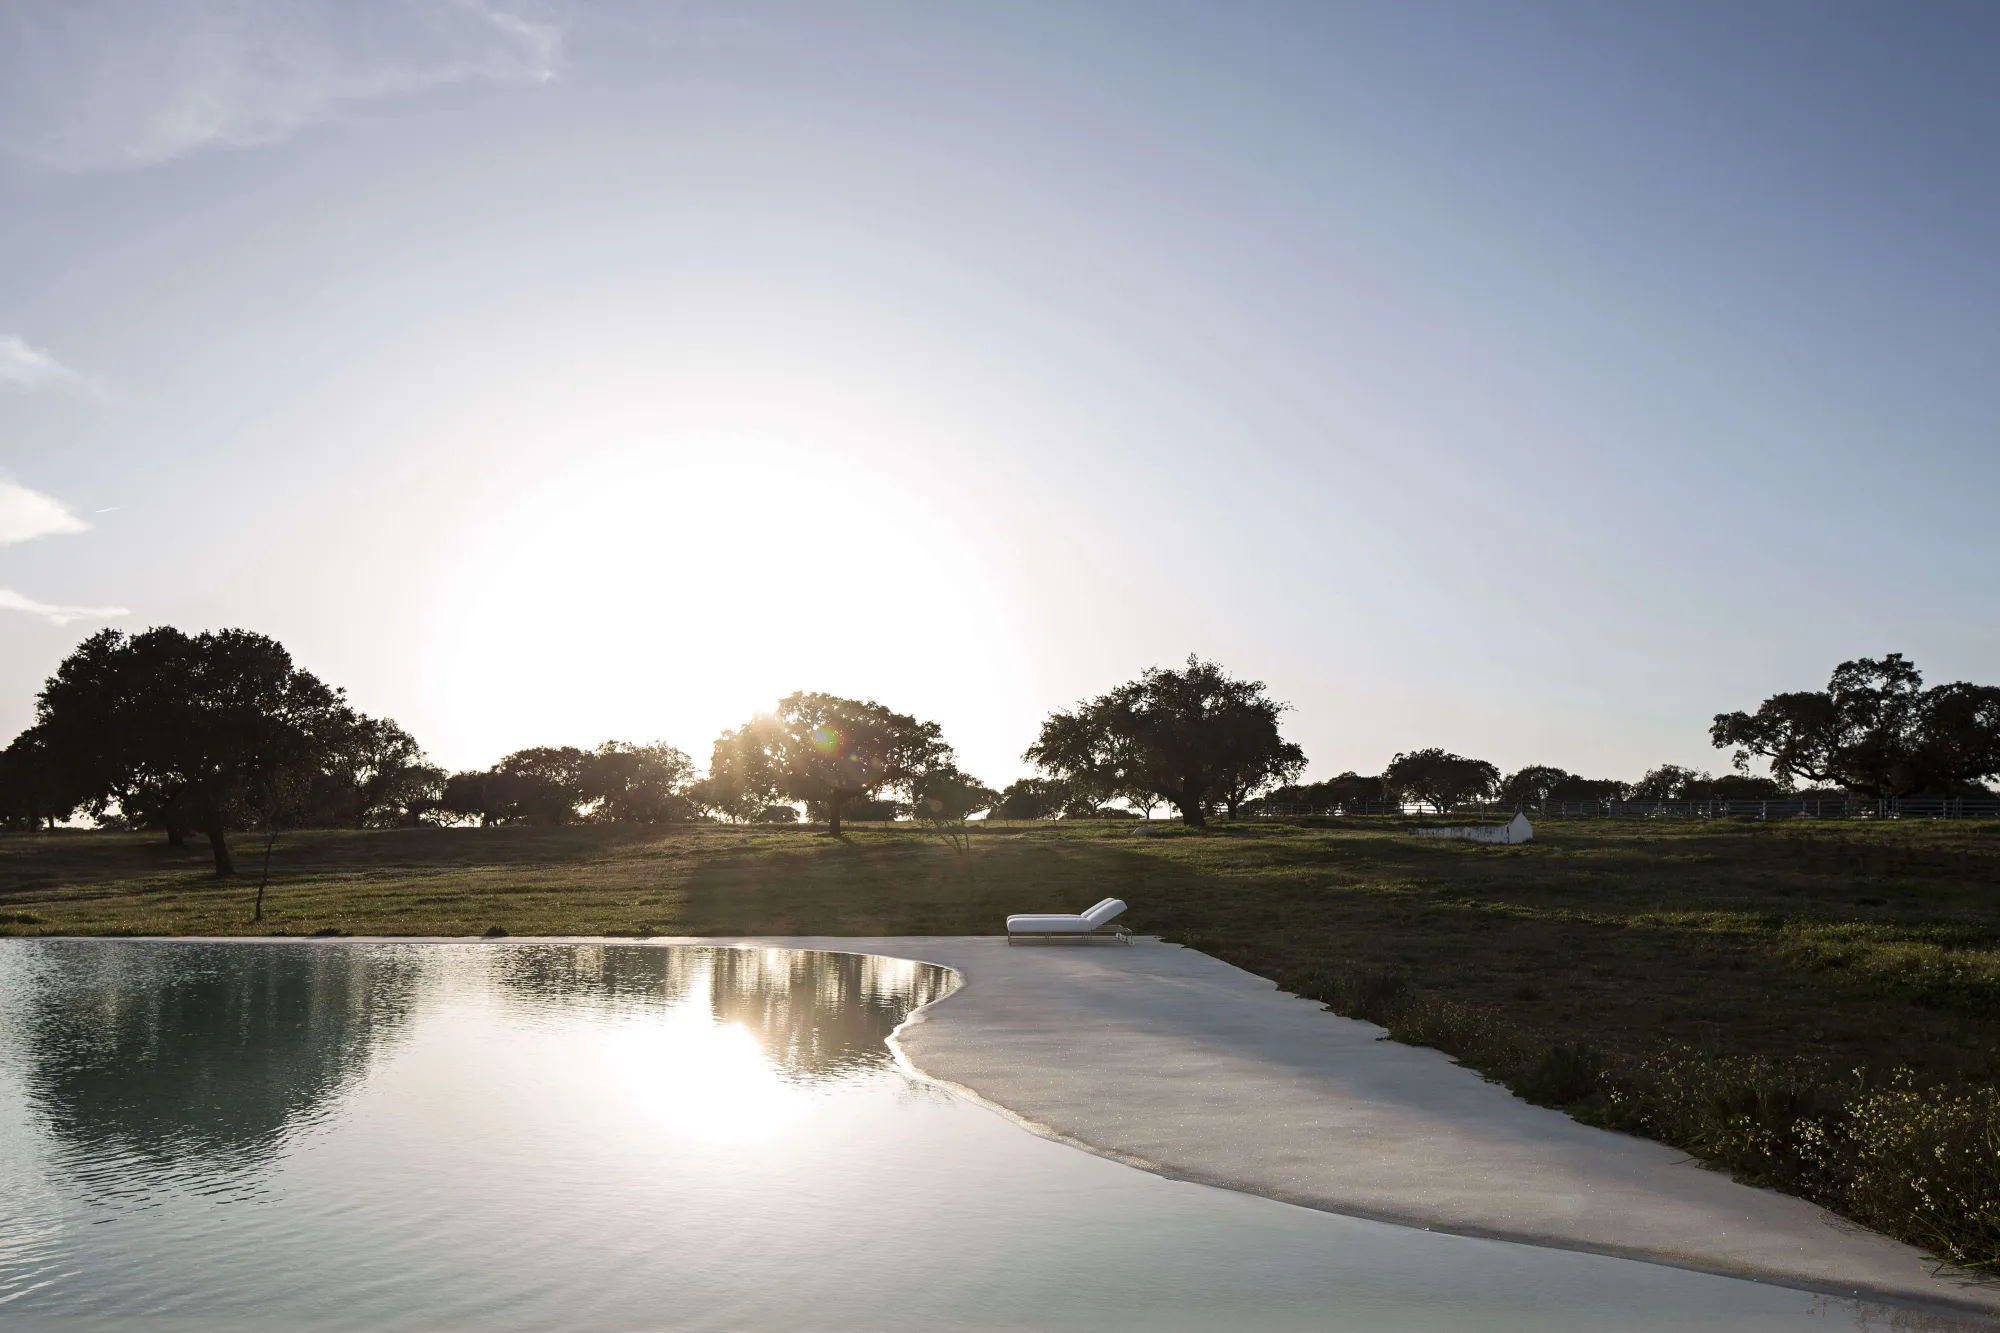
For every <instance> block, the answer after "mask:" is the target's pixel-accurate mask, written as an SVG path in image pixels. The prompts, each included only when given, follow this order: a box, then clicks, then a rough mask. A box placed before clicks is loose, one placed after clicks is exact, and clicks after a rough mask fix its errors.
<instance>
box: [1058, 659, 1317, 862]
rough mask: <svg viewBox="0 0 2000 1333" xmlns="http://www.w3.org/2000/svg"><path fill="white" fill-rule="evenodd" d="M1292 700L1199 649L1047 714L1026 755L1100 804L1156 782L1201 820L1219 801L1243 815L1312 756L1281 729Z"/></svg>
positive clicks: (1156, 788)
mask: <svg viewBox="0 0 2000 1333" xmlns="http://www.w3.org/2000/svg"><path fill="white" fill-rule="evenodd" d="M1284 709H1285V705H1284V704H1281V703H1278V702H1276V701H1274V700H1272V699H1271V698H1270V697H1269V696H1268V695H1266V694H1265V692H1264V684H1263V682H1262V681H1254V680H1235V679H1232V678H1231V677H1230V676H1229V675H1228V674H1227V673H1226V672H1225V671H1224V670H1223V669H1222V668H1221V667H1220V666H1218V665H1216V664H1215V663H1214V662H1204V661H1202V660H1200V659H1199V658H1197V657H1192V656H1190V657H1189V658H1188V660H1187V664H1186V666H1185V667H1183V668H1182V669H1180V670H1166V669H1163V668H1160V667H1152V668H1149V669H1148V670H1147V671H1146V673H1145V674H1144V675H1142V676H1141V677H1140V678H1139V679H1137V680H1134V681H1128V682H1126V683H1125V684H1123V685H1120V686H1119V687H1118V688H1117V689H1115V690H1113V691H1111V692H1110V693H1109V694H1105V695H1101V696H1099V697H1098V698H1096V699H1091V700H1086V701H1085V702H1083V703H1080V704H1078V705H1077V706H1076V708H1075V709H1074V710H1071V711H1068V712H1057V713H1053V714H1051V715H1050V716H1049V718H1048V720H1046V721H1045V722H1043V723H1042V730H1041V735H1040V736H1039V737H1038V738H1037V739H1036V741H1035V743H1034V744H1033V745H1031V746H1029V747H1028V751H1027V754H1026V755H1025V756H1024V757H1025V758H1026V759H1027V760H1028V761H1029V762H1030V763H1033V764H1035V765H1036V766H1038V767H1039V768H1041V769H1042V770H1043V771H1045V772H1047V773H1050V774H1053V775H1054V776H1056V777H1057V778H1059V779H1061V780H1062V781H1063V782H1065V783H1067V784H1068V785H1069V787H1070V789H1071V791H1072V793H1073V794H1075V795H1079V796H1081V797H1082V798H1083V799H1084V800H1085V801H1087V802H1089V803H1090V804H1091V805H1092V806H1093V807H1094V805H1095V804H1096V801H1097V799H1098V798H1099V797H1109V796H1116V795H1120V794H1124V793H1129V792H1132V791H1135V790H1137V791H1147V792H1151V793H1153V794H1154V795H1156V796H1158V797H1159V798H1160V799H1161V800H1163V801H1166V802H1168V803H1169V804H1171V805H1172V806H1173V807H1174V808H1175V809H1177V810H1179V811H1180V814H1181V819H1182V820H1183V821H1185V822H1186V823H1189V824H1193V825H1197V826H1199V825H1203V824H1206V823H1207V822H1208V809H1209V807H1210V805H1212V804H1214V803H1216V802H1221V803H1223V804H1224V805H1226V806H1227V807H1228V808H1229V809H1230V811H1231V813H1232V814H1233V813H1234V811H1235V809H1236V807H1237V804H1238V803H1239V802H1241V801H1242V800H1245V799H1247V798H1248V797H1250V796H1252V795H1254V794H1255V793H1256V792H1257V791H1259V790H1262V789H1264V788H1266V787H1268V786H1271V785H1273V784H1275V783H1276V782H1280V781H1283V780H1284V777H1285V775H1287V774H1291V775H1296V773H1297V772H1298V771H1299V769H1301V768H1303V767H1304V766H1305V756H1304V754H1303V753H1301V752H1300V750H1299V748H1298V747H1297V746H1296V745H1293V744H1292V743H1291V742H1289V741H1287V740H1285V739H1284V737H1283V736H1281V735H1280V734H1279V733H1278V715H1279V714H1280V713H1281V712H1283V711H1284Z"/></svg>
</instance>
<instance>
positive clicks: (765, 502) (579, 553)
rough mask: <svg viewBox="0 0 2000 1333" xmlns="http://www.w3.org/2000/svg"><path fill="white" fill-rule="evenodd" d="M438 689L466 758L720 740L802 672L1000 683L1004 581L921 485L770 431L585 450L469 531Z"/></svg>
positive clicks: (1004, 655) (811, 680) (433, 675)
mask: <svg viewBox="0 0 2000 1333" xmlns="http://www.w3.org/2000/svg"><path fill="white" fill-rule="evenodd" d="M454 551H455V555H456V561H455V568H454V570H453V572H452V574H451V576H450V577H449V579H448V580H447V583H448V586H449V588H450V593H449V595H448V596H447V597H445V598H442V599H441V600H440V601H439V603H438V605H437V609H436V612H435V614H434V615H433V617H432V624H431V650H430V652H429V653H428V654H427V656H426V659H425V677H426V693H427V694H428V695H429V696H430V703H431V706H432V708H434V709H435V711H436V714H437V716H438V717H440V718H441V719H442V720H443V723H444V729H445V734H444V735H443V736H441V737H440V739H439V741H438V748H439V750H440V752H441V753H444V754H446V755H448V756H450V757H451V758H452V760H453V762H467V763H473V762H476V763H490V762H492V760H493V759H495V758H497V757H498V755H499V753H501V752H503V751H504V750H507V749H511V748H515V747H517V746H521V745H531V744H594V743H596V742H597V741H601V740H605V739H611V738H617V739H626V740H653V739H666V740H669V741H672V742H674V743H676V744H680V745H682V746H683V747H685V748H687V749H689V750H690V752H691V753H693V754H694V756H695V758H696V759H697V760H698V761H705V760H706V758H707V746H708V743H709V742H710V741H711V740H713V738H714V737H715V736H716V735H717V734H718V733H719V732H720V731H721V730H722V729H723V728H725V727H733V726H736V725H739V724H740V723H742V722H743V721H744V720H745V719H746V718H748V717H749V716H750V715H751V714H752V713H753V712H756V711H758V710H760V709H767V708H769V707H770V706H771V705H772V703H774V702H775V701H776V700H777V699H778V698H779V697H781V696H782V695H784V694H787V693H789V692H791V691H793V690H798V689H819V690H830V691H834V692H846V693H853V694H858V695H862V696H865V697H876V698H881V699H883V700H884V701H885V702H890V703H892V704H894V705H895V706H896V707H898V708H901V709H904V710H911V711H922V710H923V709H925V708H928V707H934V706H935V704H934V701H936V700H937V699H938V698H939V697H940V695H939V686H940V682H950V683H951V688H953V689H955V690H957V691H959V692H961V693H968V692H969V693H972V694H975V695H983V696H984V697H987V698H991V697H992V696H993V694H994V692H996V691H999V690H1003V689H1005V688H1007V685H1006V683H1005V682H1004V681H1003V680H1002V679H1001V675H1002V673H1004V672H1006V671H1007V670H1008V668H1009V663H1010V660H1011V656H1012V654H1011V653H1010V652H1008V651H1007V650H1005V648H1004V646H1003V645H1004V640H1005V634H1006V630H1005V627H1004V623H1003V622H1004V621H1005V619H1006V617H1005V615H1004V614H999V615H996V611H998V612H1001V613H1004V611H1005V607H1006V603H1007V594H1006V592H1005V590H1004V589H1002V588H998V587H995V586H992V585H991V584H990V583H989V582H987V580H986V578H985V576H984V574H983V573H982V561H981V559H980V558H979V554H978V552H977V551H976V550H975V549H973V548H972V546H971V545H970V543H969V542H968V541H967V539H966V538H965V537H964V535H962V534H961V533H960V532H959V531H957V530H955V528H954V525H953V523H952V521H951V519H950V516H949V515H948V514H947V513H944V512H942V511H941V510H940V509H939V508H938V507H937V506H936V505H934V504H932V503H930V502H929V501H928V500H927V498H926V497H925V496H924V495H922V494H921V493H920V492H917V491H914V490H912V489H911V488H909V487H907V486H904V485H901V484H899V483H898V482H896V481H894V480H891V479H888V478H885V477H883V476H881V475H880V474H871V473H868V472H866V471H864V470H860V469H859V468H858V467H851V466H835V465H833V463H832V462H830V461H828V460H827V459H825V458H824V457H822V456H817V455H814V454H810V453H805V452H799V451H789V450H784V449H780V448H776V447H773V446H770V445H768V444H760V443H757V442H749V441H744V442H737V443H736V444H735V445H734V447H728V448H724V447H717V448H715V449H714V450H713V451H712V456H711V457H709V458H706V459H704V460H702V461H692V460H689V459H684V458H674V457H671V456H667V455H664V454H662V453H661V452H658V451H649V450H647V449H643V448H637V447H635V448H631V449H627V450H625V451H623V452H621V453H617V454H614V455H610V456H607V457H602V458H598V459H592V460H585V461H580V462H578V463H577V464H576V465H575V466H573V467H570V468H569V469H567V470H565V471H563V472H562V473H560V474H558V475H554V476H550V477H546V478H543V479H542V480H540V481H539V482H538V483H537V484H536V485H534V486H533V487H532V488H525V489H523V490H521V491H520V492H519V493H517V494H515V495H513V496H511V497H510V498H509V499H508V500H507V501H506V502H505V503H504V504H502V505H500V506H498V507H496V508H494V509H492V510H491V511H489V512H487V513H485V514H484V515H483V516H482V518H481V521H480V523H479V524H478V526H477V527H476V528H475V529H473V530H471V531H469V532H467V533H466V534H464V537H463V539H462V540H460V541H458V542H456V543H454Z"/></svg>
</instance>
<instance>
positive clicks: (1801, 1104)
mask: <svg viewBox="0 0 2000 1333" xmlns="http://www.w3.org/2000/svg"><path fill="white" fill-rule="evenodd" d="M1287 989H1289V990H1292V991H1293V992H1294V993H1296V994H1299V995H1302V996H1305V997H1307V998H1310V999H1314V1000H1318V1001H1321V1002H1322V1003H1324V1004H1325V1005H1326V1006H1327V1007H1328V1008H1330V1009H1332V1010H1334V1011H1335V1012H1337V1013H1341V1014H1345V1015H1348V1016H1349V1017H1353V1018H1364V1019H1367V1020H1369V1021H1370V1022H1374V1023H1380V1024H1381V1025H1382V1026H1384V1027H1385V1028H1387V1029H1388V1032H1389V1035H1390V1036H1391V1037H1393V1038H1394V1039H1395V1040H1397V1041H1401V1042H1407V1043H1409V1044H1411V1045H1417V1046H1430V1047H1434V1048H1436V1049H1437V1050H1440V1051H1443V1052H1445V1053H1446V1054H1448V1055H1450V1056H1452V1057H1454V1058H1455V1059H1457V1060H1459V1061H1461V1062H1462V1063H1464V1064H1465V1065H1467V1066H1468V1067H1471V1068H1474V1069H1477V1070H1479V1071H1480V1072H1481V1073H1483V1074H1486V1075H1487V1076H1489V1077H1491V1078H1495V1079H1498V1080H1501V1081H1503V1082H1505V1083H1506V1084H1507V1085H1508V1087H1509V1088H1511V1089H1512V1091H1513V1092H1514V1093H1515V1094H1516V1095H1518V1096H1520V1097H1522V1098H1524V1099H1526V1100H1528V1101H1532V1102H1539V1103H1542V1104H1545V1105H1553V1106H1560V1107H1564V1108H1567V1109H1569V1110H1570V1111H1572V1113H1574V1114H1576V1115H1577V1117H1578V1118H1579V1119H1582V1120H1585V1121H1587V1122H1589V1123H1593V1124H1601V1125H1605V1126H1607V1127H1611V1128H1617V1129H1623V1130H1628V1131H1630V1132H1633V1133H1637V1134H1644V1135H1646V1136H1647V1137H1649V1138H1654V1139H1658V1140H1660V1141H1661V1142H1663V1143H1668V1144H1671V1145H1673V1146H1674V1147H1677V1148H1680V1149H1682V1150H1684V1151H1686V1152H1689V1153H1692V1154H1693V1155H1695V1156H1697V1157H1699V1158H1701V1159H1703V1160H1704V1161H1707V1162H1709V1163H1711V1164H1712V1165H1715V1166H1718V1167H1722V1168H1725V1169H1727V1170H1728V1171H1729V1172H1730V1173H1731V1174H1732V1175H1734V1176H1736V1177H1737V1178H1738V1179H1740V1180H1744V1181H1747V1182H1749V1183H1751V1184H1757V1185H1768V1186H1771V1187H1773V1188H1777V1189H1782V1190H1785V1191H1787V1192H1789V1193H1792V1194H1797V1195H1801V1196H1803V1197H1805V1198H1808V1199H1811V1200H1812V1201H1813V1202H1815V1203H1818V1204H1820V1205H1821V1206H1822V1207H1825V1208H1827V1209H1829V1210H1831V1211H1833V1212H1836V1213H1840V1214H1842V1215H1843V1216H1846V1217H1849V1218H1852V1219H1853V1220H1855V1221H1857V1222H1861V1223H1863V1224H1865V1225H1867V1226H1870V1227H1873V1228H1875V1229H1876V1230H1878V1231H1882V1232H1885V1233H1887V1234H1888V1235H1891V1236H1894V1237H1896V1238H1897V1239H1899V1240H1904V1241H1908V1242H1909V1243H1911V1244H1914V1245H1918V1246H1921V1247H1923V1249H1924V1250H1925V1252H1926V1253H1928V1254H1930V1255H1931V1256H1932V1257H1933V1258H1934V1259H1936V1260H1937V1261H1939V1262H1940V1263H1947V1264H1952V1265H1955V1266H1957V1267H1958V1268H1960V1269H1962V1270H1965V1271H1966V1272H1968V1273H1972V1274H1978V1275H1983V1276H1991V1277H2000V1088H1993V1087H1983V1088H1977V1089H1973V1090H1971V1091H1955V1090H1953V1089H1950V1088H1945V1087H1936V1086H1924V1085H1919V1084H1918V1083H1917V1082H1916V1081H1915V1078H1914V1076H1913V1075H1911V1074H1910V1073H1909V1071H1907V1070H1903V1071H1899V1072H1898V1073H1897V1074H1896V1075H1895V1076H1894V1077H1893V1078H1892V1079H1891V1080H1890V1082H1889V1083H1888V1084H1887V1085H1886V1086H1881V1085H1876V1086H1871V1085H1870V1084H1869V1083H1868V1082H1867V1080H1866V1079H1865V1078H1864V1077H1862V1075H1861V1074H1859V1073H1858V1072H1851V1073H1840V1072H1838V1071H1833V1070H1829V1069H1827V1068H1825V1067H1823V1066H1820V1065H1816V1064H1813V1063H1812V1062H1810V1061H1804V1060H1798V1061H1790V1062H1777V1061H1770V1060H1749V1059H1741V1058H1731V1057H1724V1056H1717V1055H1711V1054H1709V1053H1707V1052H1703V1051H1699V1050H1695V1049H1693V1048H1691V1047H1685V1046H1674V1047H1668V1048H1665V1049H1663V1050H1661V1051H1660V1052H1658V1053H1657V1054H1655V1055H1654V1056H1652V1057H1650V1058H1648V1059H1644V1060H1625V1061H1613V1060H1610V1059H1608V1058H1607V1057H1605V1056H1603V1055H1602V1054H1600V1053H1598V1052H1595V1051H1591V1050H1588V1049H1586V1048H1583V1047H1580V1046H1575V1045H1571V1044H1568V1043H1563V1042H1555V1041H1552V1040H1550V1039H1549V1038H1548V1037H1547V1036H1546V1035H1544V1034H1540V1033H1537V1032H1536V1031H1535V1030H1534V1029H1533V1028H1532V1027H1530V1026H1527V1025H1524V1024H1522V1023H1519V1022H1517V1021H1515V1020H1512V1019H1510V1018H1506V1017H1503V1016H1501V1015H1500V1014H1498V1013H1496V1012H1494V1011H1491V1010H1487V1009H1483V1008H1480V1007H1478V1006H1475V1005H1468V1004H1464V1003H1461V1002H1459V1001H1456V1000H1444V999H1439V998H1437V997H1431V996H1424V995H1422V994H1420V993H1418V992H1417V991H1416V990H1415V989H1414V988H1413V987H1412V986H1411V984H1410V983H1409V981H1408V980H1407V978H1405V977H1403V976H1402V975H1400V974H1398V973H1395V972H1390V971H1383V970H1378V969H1371V968H1367V967H1322V968H1319V969H1316V970H1314V971H1313V972H1311V973H1309V974H1307V975H1305V976H1303V977H1299V978H1296V979H1295V981H1294V983H1293V984H1291V985H1289V986H1287Z"/></svg>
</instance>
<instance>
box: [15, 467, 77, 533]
mask: <svg viewBox="0 0 2000 1333" xmlns="http://www.w3.org/2000/svg"><path fill="white" fill-rule="evenodd" d="M88 531H90V524H88V523H86V522H84V521H83V520H82V519H80V518H78V517H77V516H76V515H75V514H73V513H71V512H70V509H69V506H68V505H65V504H64V503H63V502H62V501H60V500H58V499H56V498H55V497H54V496H53V495H44V494H42V493H41V492H40V491H31V490H29V489H28V488H27V487H26V486H23V485H20V484H19V483H17V482H12V481H9V480H7V479H6V478H5V477H0V546H12V545H13V544H14V543H16V542H31V541H33V540H35V539H36V538H37V537H61V536H66V535H68V534H70V533H75V532H88Z"/></svg>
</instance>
